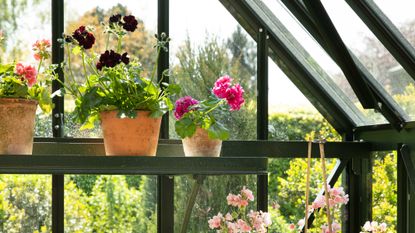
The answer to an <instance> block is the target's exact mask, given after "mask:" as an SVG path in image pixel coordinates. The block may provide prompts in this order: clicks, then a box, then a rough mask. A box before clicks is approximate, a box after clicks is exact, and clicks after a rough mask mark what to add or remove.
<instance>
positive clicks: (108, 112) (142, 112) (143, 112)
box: [99, 109, 162, 119]
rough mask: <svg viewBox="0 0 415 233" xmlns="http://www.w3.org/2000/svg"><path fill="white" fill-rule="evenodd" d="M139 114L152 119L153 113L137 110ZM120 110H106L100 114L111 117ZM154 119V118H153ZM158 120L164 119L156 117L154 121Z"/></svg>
mask: <svg viewBox="0 0 415 233" xmlns="http://www.w3.org/2000/svg"><path fill="white" fill-rule="evenodd" d="M135 111H136V112H137V113H141V114H144V115H145V116H148V117H150V114H151V111H150V110H135ZM117 112H118V109H115V110H104V111H101V112H99V115H110V114H114V113H117ZM151 118H153V117H151ZM158 118H162V117H154V119H158ZM123 119H130V118H123Z"/></svg>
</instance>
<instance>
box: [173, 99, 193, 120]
mask: <svg viewBox="0 0 415 233" xmlns="http://www.w3.org/2000/svg"><path fill="white" fill-rule="evenodd" d="M198 103H199V101H197V100H195V99H193V98H192V97H191V96H184V97H182V98H180V99H178V100H177V101H176V103H175V105H174V108H175V111H174V116H175V117H176V119H177V120H180V119H181V118H182V117H183V115H184V114H185V113H187V112H189V111H190V110H191V109H190V106H193V105H196V104H198Z"/></svg>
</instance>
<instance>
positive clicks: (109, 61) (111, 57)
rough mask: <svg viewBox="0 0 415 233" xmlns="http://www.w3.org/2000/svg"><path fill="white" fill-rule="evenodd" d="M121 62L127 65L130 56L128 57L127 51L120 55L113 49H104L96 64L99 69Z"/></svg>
mask: <svg viewBox="0 0 415 233" xmlns="http://www.w3.org/2000/svg"><path fill="white" fill-rule="evenodd" d="M121 62H123V63H124V64H126V65H128V64H129V63H130V58H129V57H128V53H127V52H125V53H123V54H122V55H121V54H119V53H117V52H114V51H113V50H109V51H108V50H106V51H105V52H104V53H103V54H101V56H100V57H99V61H98V63H97V64H96V67H97V69H98V70H101V69H102V68H103V67H115V66H116V65H118V64H120V63H121Z"/></svg>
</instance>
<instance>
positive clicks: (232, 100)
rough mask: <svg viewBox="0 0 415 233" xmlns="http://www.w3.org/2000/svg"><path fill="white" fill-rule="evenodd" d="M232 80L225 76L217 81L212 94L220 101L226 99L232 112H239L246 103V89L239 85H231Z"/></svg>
mask: <svg viewBox="0 0 415 233" xmlns="http://www.w3.org/2000/svg"><path fill="white" fill-rule="evenodd" d="M231 82H232V78H231V77H229V76H227V75H225V76H222V77H220V78H219V79H218V80H216V82H215V85H214V86H213V89H212V92H213V94H215V95H216V96H217V97H218V98H220V99H226V101H227V102H228V105H229V106H230V109H231V111H237V110H239V109H240V108H241V106H242V104H243V103H244V102H245V100H244V98H243V94H244V89H243V88H242V87H241V85H239V84H235V85H234V86H232V85H231Z"/></svg>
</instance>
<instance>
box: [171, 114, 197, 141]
mask: <svg viewBox="0 0 415 233" xmlns="http://www.w3.org/2000/svg"><path fill="white" fill-rule="evenodd" d="M175 130H176V133H177V134H178V135H179V136H180V137H181V138H186V137H191V136H192V135H193V134H194V133H195V132H196V124H195V123H194V122H193V121H192V120H191V119H190V118H188V117H185V116H184V117H183V118H182V119H180V120H179V121H176V124H175Z"/></svg>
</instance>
